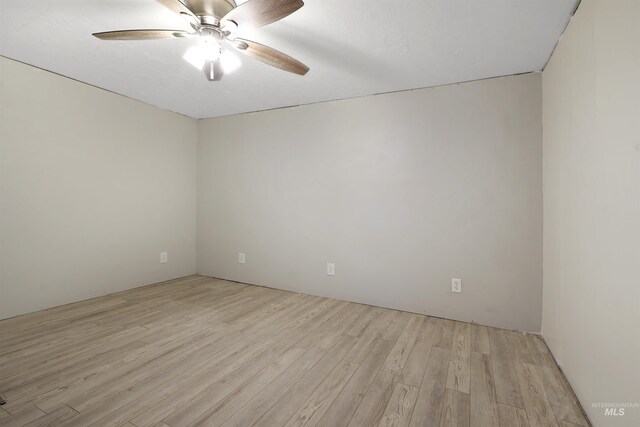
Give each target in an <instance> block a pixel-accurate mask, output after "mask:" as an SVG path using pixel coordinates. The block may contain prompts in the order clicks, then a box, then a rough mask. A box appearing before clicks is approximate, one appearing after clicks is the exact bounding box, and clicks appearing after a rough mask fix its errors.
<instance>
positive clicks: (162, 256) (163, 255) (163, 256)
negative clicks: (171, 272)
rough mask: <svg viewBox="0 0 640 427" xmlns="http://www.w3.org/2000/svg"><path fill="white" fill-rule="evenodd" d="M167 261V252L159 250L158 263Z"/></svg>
mask: <svg viewBox="0 0 640 427" xmlns="http://www.w3.org/2000/svg"><path fill="white" fill-rule="evenodd" d="M167 262H169V254H168V252H160V264H166V263H167Z"/></svg>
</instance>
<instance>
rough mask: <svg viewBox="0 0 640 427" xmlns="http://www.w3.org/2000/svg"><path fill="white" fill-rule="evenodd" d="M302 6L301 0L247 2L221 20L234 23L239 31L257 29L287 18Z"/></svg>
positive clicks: (250, 0) (253, 0) (257, 0)
mask: <svg viewBox="0 0 640 427" xmlns="http://www.w3.org/2000/svg"><path fill="white" fill-rule="evenodd" d="M302 6H304V3H303V2H302V0H249V1H247V2H246V3H242V4H241V5H240V6H238V7H236V8H235V9H233V10H232V11H231V12H229V13H227V14H226V15H225V17H224V18H222V19H223V20H226V21H233V22H235V23H236V24H238V27H239V28H241V29H242V28H258V27H262V26H263V25H267V24H271V23H272V22H275V21H278V20H280V19H282V18H284V17H286V16H289V15H291V14H292V13H293V12H295V11H296V10H298V9H300V8H301V7H302Z"/></svg>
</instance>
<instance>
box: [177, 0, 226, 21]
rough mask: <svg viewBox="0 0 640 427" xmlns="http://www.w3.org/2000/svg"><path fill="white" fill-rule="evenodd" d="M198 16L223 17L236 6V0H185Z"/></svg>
mask: <svg viewBox="0 0 640 427" xmlns="http://www.w3.org/2000/svg"><path fill="white" fill-rule="evenodd" d="M184 4H185V5H186V6H187V7H188V8H189V9H190V10H191V11H192V12H193V13H194V15H196V16H214V17H216V18H217V19H221V18H222V17H224V16H225V15H226V14H227V13H229V12H231V9H234V8H235V7H236V2H235V1H234V0H184Z"/></svg>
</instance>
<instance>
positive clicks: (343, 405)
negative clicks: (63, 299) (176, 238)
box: [0, 276, 588, 427]
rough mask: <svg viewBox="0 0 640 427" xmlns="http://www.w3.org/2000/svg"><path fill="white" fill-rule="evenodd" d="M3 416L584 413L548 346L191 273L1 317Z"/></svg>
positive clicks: (281, 422)
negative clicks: (4, 400)
mask: <svg viewBox="0 0 640 427" xmlns="http://www.w3.org/2000/svg"><path fill="white" fill-rule="evenodd" d="M0 393H1V394H3V395H4V396H5V398H6V399H7V403H6V404H5V405H4V406H2V407H1V409H0V425H2V426H14V425H29V426H31V425H55V426H67V425H73V426H89V425H99V426H108V425H124V426H139V427H140V426H185V425H216V426H219V425H224V426H250V425H259V426H266V427H273V426H302V425H323V426H331V427H336V426H347V425H349V426H432V425H433V426H442V425H447V426H448V425H458V426H499V425H500V426H509V427H511V426H564V427H569V426H576V425H588V423H587V421H586V420H585V418H584V416H583V415H582V413H581V410H580V407H579V405H578V403H577V401H576V398H575V396H574V395H573V393H572V392H571V390H570V387H569V386H568V384H567V383H566V380H565V379H564V377H563V376H562V374H561V372H560V371H559V369H558V367H557V366H556V364H555V363H554V361H553V358H552V357H551V355H550V353H549V352H548V350H547V348H546V346H545V344H544V342H542V340H541V339H540V338H538V337H537V336H534V335H525V334H522V333H517V332H511V331H505V330H501V329H495V328H490V327H485V326H479V325H475V324H468V323H462V322H455V321H451V320H444V319H439V318H433V317H428V316H421V315H417V314H411V313H406V312H401V311H396V310H389V309H383V308H377V307H371V306H366V305H360V304H354V303H348V302H344V301H338V300H332V299H326V298H320V297H315V296H309V295H302V294H296V293H291V292H285V291H279V290H274V289H268V288H263V287H259V286H250V285H243V284H239V283H233V282H228V281H224V280H218V279H213V278H207V277H202V276H191V277H187V278H183V279H179V280H173V281H169V282H164V283H161V284H157V285H152V286H147V287H144V288H138V289H134V290H130V291H126V292H121V293H118V294H113V295H107V296H104V297H100V298H95V299H92V300H88V301H83V302H78V303H74V304H69V305H65V306H62V307H56V308H52V309H49V310H44V311H39V312H36V313H32V314H28V315H24V316H20V317H15V318H12V319H7V320H3V321H0Z"/></svg>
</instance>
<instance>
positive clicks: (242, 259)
mask: <svg viewBox="0 0 640 427" xmlns="http://www.w3.org/2000/svg"><path fill="white" fill-rule="evenodd" d="M244 263H245V256H244V253H243V252H240V253H239V254H238V264H244Z"/></svg>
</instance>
